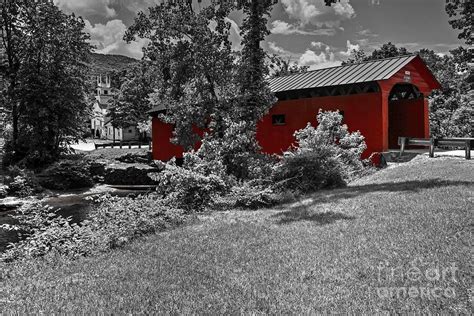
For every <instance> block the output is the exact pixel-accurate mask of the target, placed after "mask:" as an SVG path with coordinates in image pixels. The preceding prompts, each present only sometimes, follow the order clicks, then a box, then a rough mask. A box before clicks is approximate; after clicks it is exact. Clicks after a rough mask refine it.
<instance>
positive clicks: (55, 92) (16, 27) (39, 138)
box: [0, 0, 91, 164]
mask: <svg viewBox="0 0 474 316" xmlns="http://www.w3.org/2000/svg"><path fill="white" fill-rule="evenodd" d="M1 15H2V20H1V21H0V22H1V28H2V33H1V36H2V47H3V48H4V49H3V51H2V54H3V55H4V58H5V59H6V60H7V64H6V66H5V67H4V68H3V70H4V76H5V77H6V78H7V84H6V86H7V87H6V91H5V96H6V97H5V99H6V100H5V108H6V109H8V110H9V116H8V117H9V121H10V122H11V125H12V135H11V139H9V145H8V149H9V150H10V152H11V154H12V155H11V156H10V157H11V158H12V159H13V162H15V161H18V160H21V159H23V158H27V160H26V162H27V163H35V164H42V163H46V162H48V161H51V160H53V159H55V158H57V157H58V155H59V153H60V152H61V151H62V150H63V145H64V143H68V142H71V141H74V140H77V139H78V138H80V136H81V135H82V133H83V123H84V120H83V118H84V117H86V109H87V102H86V93H85V91H86V74H87V63H86V61H87V59H88V56H89V53H90V50H91V46H90V45H89V44H88V39H89V37H88V35H87V34H86V33H84V32H83V29H84V22H83V20H82V19H81V18H77V17H75V16H74V15H66V14H64V13H63V12H61V11H60V10H59V9H58V8H57V7H56V6H55V5H54V4H53V3H52V2H51V1H47V0H43V1H33V0H5V1H3V2H2V12H1Z"/></svg>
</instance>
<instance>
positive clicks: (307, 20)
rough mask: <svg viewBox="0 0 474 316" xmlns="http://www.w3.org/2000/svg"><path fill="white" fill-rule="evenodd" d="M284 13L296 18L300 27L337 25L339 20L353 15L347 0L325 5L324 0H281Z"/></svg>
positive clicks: (352, 9) (353, 12)
mask: <svg viewBox="0 0 474 316" xmlns="http://www.w3.org/2000/svg"><path fill="white" fill-rule="evenodd" d="M282 4H283V7H284V9H285V11H286V13H287V14H288V15H289V16H290V17H291V18H293V19H296V20H297V21H298V22H299V23H300V25H301V26H302V27H304V26H306V25H313V26H317V27H339V26H340V23H341V21H344V20H348V19H351V18H353V17H355V11H354V8H353V7H352V5H351V4H350V3H349V0H341V1H340V2H337V3H336V4H334V5H332V6H326V5H325V3H324V0H282Z"/></svg>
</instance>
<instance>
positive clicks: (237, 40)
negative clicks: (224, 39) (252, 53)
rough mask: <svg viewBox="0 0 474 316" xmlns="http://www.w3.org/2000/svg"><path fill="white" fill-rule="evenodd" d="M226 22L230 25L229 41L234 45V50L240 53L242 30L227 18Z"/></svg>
mask: <svg viewBox="0 0 474 316" xmlns="http://www.w3.org/2000/svg"><path fill="white" fill-rule="evenodd" d="M225 20H226V22H229V23H230V35H229V40H230V42H231V43H232V49H233V50H236V51H239V50H241V49H242V38H241V36H240V28H239V26H238V25H237V23H236V22H235V21H234V20H232V19H229V18H225Z"/></svg>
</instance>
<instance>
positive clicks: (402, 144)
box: [398, 137, 407, 157]
mask: <svg viewBox="0 0 474 316" xmlns="http://www.w3.org/2000/svg"><path fill="white" fill-rule="evenodd" d="M398 139H399V141H400V157H401V156H402V155H403V152H404V151H405V144H406V141H407V138H406V137H399V138H398Z"/></svg>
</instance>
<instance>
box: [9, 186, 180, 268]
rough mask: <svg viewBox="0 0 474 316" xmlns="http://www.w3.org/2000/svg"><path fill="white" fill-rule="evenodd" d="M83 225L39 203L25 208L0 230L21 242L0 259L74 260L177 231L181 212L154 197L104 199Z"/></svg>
mask: <svg viewBox="0 0 474 316" xmlns="http://www.w3.org/2000/svg"><path fill="white" fill-rule="evenodd" d="M94 203H95V205H94V206H93V207H92V209H91V211H90V213H89V216H88V220H86V221H83V222H82V223H80V224H76V223H73V222H72V221H71V218H64V217H61V216H59V215H58V214H57V213H56V210H54V209H52V208H51V207H48V206H44V205H43V204H41V203H33V204H27V205H25V206H23V207H21V208H20V209H19V210H17V212H16V214H15V215H14V216H13V217H14V218H15V219H16V220H17V222H18V224H16V225H6V224H5V225H0V227H1V228H3V229H7V230H15V231H18V232H19V233H20V235H21V236H23V237H24V238H22V239H21V240H20V241H19V242H18V243H15V244H12V245H10V247H9V249H7V251H6V252H4V253H3V254H2V255H1V256H0V260H2V261H12V260H17V259H31V258H35V257H40V256H44V255H47V254H59V255H61V256H64V257H67V258H71V259H72V258H77V257H80V256H85V255H92V254H96V253H99V252H103V251H107V250H109V249H111V248H116V247H120V246H122V245H123V244H125V243H126V242H128V241H129V240H132V239H134V238H137V237H139V236H143V235H145V234H150V233H154V232H157V231H160V230H163V229H165V228H167V227H170V226H173V225H177V224H179V223H181V222H182V221H183V220H184V212H183V211H182V210H179V209H176V208H173V207H172V206H170V205H169V204H166V203H164V202H163V200H159V199H157V197H156V195H150V196H141V197H137V198H134V199H133V198H118V197H110V196H104V197H101V198H99V199H98V200H96V201H95V202H94Z"/></svg>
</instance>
